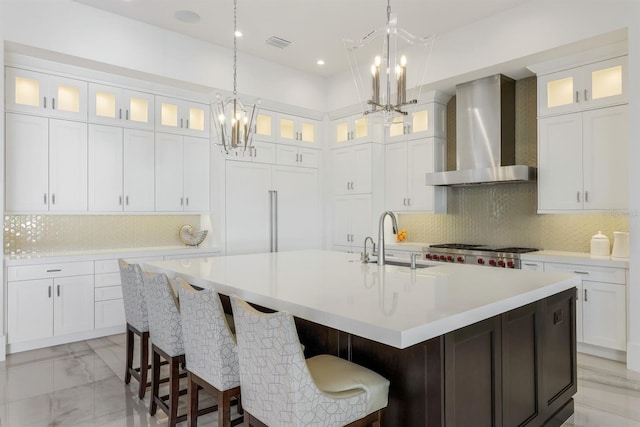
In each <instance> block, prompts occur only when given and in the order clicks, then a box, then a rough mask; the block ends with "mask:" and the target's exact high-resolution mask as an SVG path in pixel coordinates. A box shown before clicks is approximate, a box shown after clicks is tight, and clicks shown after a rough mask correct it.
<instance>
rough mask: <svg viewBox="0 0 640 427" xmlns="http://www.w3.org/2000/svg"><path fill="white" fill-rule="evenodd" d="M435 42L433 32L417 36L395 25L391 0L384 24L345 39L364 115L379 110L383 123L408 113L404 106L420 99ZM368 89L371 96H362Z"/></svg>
mask: <svg viewBox="0 0 640 427" xmlns="http://www.w3.org/2000/svg"><path fill="white" fill-rule="evenodd" d="M380 41H381V42H382V46H380ZM434 41H435V35H431V36H428V37H424V38H419V37H416V36H413V35H412V34H410V33H409V32H408V31H406V30H403V29H401V28H398V27H397V19H396V17H395V16H394V15H392V14H391V0H387V25H385V26H384V27H381V28H379V29H377V30H374V31H372V32H370V33H369V34H367V35H366V36H364V37H363V38H362V39H359V40H350V39H345V40H344V45H345V48H346V50H347V55H348V57H349V65H350V66H351V72H352V73H353V78H354V80H355V83H356V89H357V91H358V98H359V99H360V102H361V104H362V106H363V114H365V115H367V114H372V113H382V114H381V115H382V117H383V120H384V123H385V125H390V124H391V123H393V122H394V119H396V118H397V117H398V116H406V115H407V114H408V113H407V111H406V108H405V107H406V106H408V105H411V104H416V103H417V102H418V99H419V98H420V92H421V90H422V85H423V82H424V77H425V73H426V69H427V63H428V60H429V56H430V54H431V48H432V47H433V43H434ZM407 58H411V60H412V62H411V63H409V60H408V59H407ZM409 69H410V71H411V74H409ZM410 78H411V80H409V79H410ZM369 82H370V83H369ZM367 92H370V93H371V95H370V96H369V97H366V98H365V96H366V95H364V94H365V93H367ZM363 95H364V96H363ZM394 96H395V97H394ZM394 98H395V99H394Z"/></svg>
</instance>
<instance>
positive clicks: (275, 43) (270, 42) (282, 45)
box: [267, 36, 291, 49]
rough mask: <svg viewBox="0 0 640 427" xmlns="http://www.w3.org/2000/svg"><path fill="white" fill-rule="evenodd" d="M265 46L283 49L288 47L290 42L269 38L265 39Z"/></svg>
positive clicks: (273, 37) (274, 37)
mask: <svg viewBox="0 0 640 427" xmlns="http://www.w3.org/2000/svg"><path fill="white" fill-rule="evenodd" d="M267 44H268V45H271V46H275V47H277V48H279V49H284V48H285V47H287V46H289V45H290V44H291V42H290V41H289V40H285V39H281V38H280V37H276V36H271V37H269V38H268V39H267Z"/></svg>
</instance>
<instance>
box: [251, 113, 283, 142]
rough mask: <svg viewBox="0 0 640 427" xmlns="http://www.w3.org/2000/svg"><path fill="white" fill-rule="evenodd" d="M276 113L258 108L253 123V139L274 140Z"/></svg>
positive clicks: (275, 134)
mask: <svg viewBox="0 0 640 427" xmlns="http://www.w3.org/2000/svg"><path fill="white" fill-rule="evenodd" d="M276 117H277V113H275V112H273V111H269V110H263V109H258V112H257V114H256V116H255V119H254V124H253V141H254V144H255V141H263V142H276V136H277V133H276Z"/></svg>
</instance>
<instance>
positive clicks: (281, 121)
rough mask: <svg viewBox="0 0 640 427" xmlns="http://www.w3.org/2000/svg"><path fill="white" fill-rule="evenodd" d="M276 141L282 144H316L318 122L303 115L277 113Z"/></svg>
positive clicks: (317, 140) (317, 139)
mask: <svg viewBox="0 0 640 427" xmlns="http://www.w3.org/2000/svg"><path fill="white" fill-rule="evenodd" d="M277 120H278V125H277V129H278V134H277V142H279V143H283V144H304V145H308V146H315V145H318V142H319V138H318V122H317V121H316V120H313V119H307V118H305V117H298V116H292V115H288V114H278V117H277Z"/></svg>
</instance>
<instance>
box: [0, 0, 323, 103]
mask: <svg viewBox="0 0 640 427" xmlns="http://www.w3.org/2000/svg"><path fill="white" fill-rule="evenodd" d="M2 2H3V3H4V13H3V14H2V16H1V17H0V19H2V20H3V21H4V22H3V24H4V27H5V39H6V40H7V41H10V42H13V43H18V44H22V45H26V46H31V47H36V48H39V49H44V50H48V51H52V52H57V53H60V54H64V55H69V56H70V57H75V58H77V61H76V63H75V64H73V65H79V66H88V65H91V62H93V64H92V65H100V64H104V66H105V67H104V68H103V70H104V71H110V70H115V69H117V68H121V70H122V71H126V70H130V71H131V72H133V74H131V75H130V77H140V74H135V73H136V72H137V73H143V74H144V73H147V74H149V75H152V76H160V77H162V78H166V79H172V80H177V81H183V82H188V83H190V84H193V85H201V86H205V87H209V88H218V89H224V90H231V89H232V82H233V68H232V67H233V53H232V51H231V50H229V49H226V48H222V47H220V46H217V45H213V44H210V43H206V42H204V41H200V40H196V39H193V38H190V37H187V36H183V35H180V34H177V33H174V32H171V31H167V30H163V29H161V28H158V27H154V26H151V25H147V24H143V23H141V22H138V21H133V20H130V19H126V18H123V17H120V16H117V15H114V14H111V13H107V12H104V11H101V10H98V9H95V8H91V7H88V6H84V5H81V4H79V3H76V2H73V1H71V0H55V1H54V0H12V1H5V0H3V1H2ZM66 59H67V60H68V59H73V58H66ZM238 89H239V90H240V92H241V93H245V94H250V95H252V96H257V97H261V98H263V99H268V100H272V101H277V102H281V103H284V104H291V105H295V106H300V107H304V108H308V109H312V110H316V111H326V102H325V99H326V97H325V95H324V92H325V90H324V89H325V80H324V78H322V77H318V76H314V75H311V74H307V73H303V72H300V71H297V70H293V69H290V68H286V67H283V66H281V65H278V64H274V63H271V62H268V61H265V60H262V59H259V58H256V57H252V56H249V55H242V54H239V55H238Z"/></svg>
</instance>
